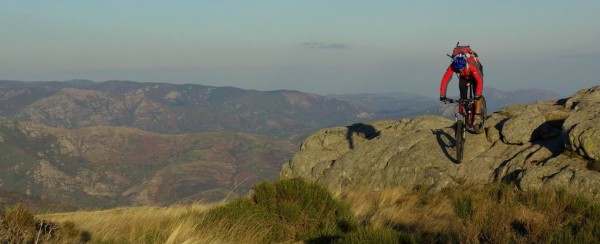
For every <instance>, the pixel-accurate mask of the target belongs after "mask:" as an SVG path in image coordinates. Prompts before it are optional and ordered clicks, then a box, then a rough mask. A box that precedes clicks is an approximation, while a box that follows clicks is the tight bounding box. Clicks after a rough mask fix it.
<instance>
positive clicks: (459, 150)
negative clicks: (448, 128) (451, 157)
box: [454, 120, 465, 163]
mask: <svg viewBox="0 0 600 244" xmlns="http://www.w3.org/2000/svg"><path fill="white" fill-rule="evenodd" d="M454 126H455V127H454V139H455V140H456V161H458V163H462V160H463V152H464V150H465V123H464V122H463V121H462V120H459V121H456V125H454Z"/></svg>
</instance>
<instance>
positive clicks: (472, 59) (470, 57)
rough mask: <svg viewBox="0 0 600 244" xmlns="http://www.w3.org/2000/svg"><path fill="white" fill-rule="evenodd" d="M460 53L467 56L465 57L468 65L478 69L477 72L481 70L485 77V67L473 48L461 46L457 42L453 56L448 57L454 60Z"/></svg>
mask: <svg viewBox="0 0 600 244" xmlns="http://www.w3.org/2000/svg"><path fill="white" fill-rule="evenodd" d="M459 53H463V54H465V56H467V63H468V64H469V65H473V66H475V67H477V70H479V73H480V74H481V77H483V65H482V64H481V62H480V61H479V55H477V53H476V52H475V51H473V49H471V46H460V45H459V42H457V43H456V47H454V50H452V55H448V56H450V58H452V59H454V56H455V55H457V54H459Z"/></svg>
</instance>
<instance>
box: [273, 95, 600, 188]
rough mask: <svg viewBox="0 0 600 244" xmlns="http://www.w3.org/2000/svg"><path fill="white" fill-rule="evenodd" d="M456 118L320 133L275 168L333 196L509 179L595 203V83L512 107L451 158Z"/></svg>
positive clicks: (599, 98) (599, 124)
mask: <svg viewBox="0 0 600 244" xmlns="http://www.w3.org/2000/svg"><path fill="white" fill-rule="evenodd" d="M453 124H454V121H452V120H448V119H445V118H443V117H439V116H431V115H428V116H419V117H415V118H413V119H410V120H401V121H395V120H385V121H377V122H373V123H370V124H355V125H352V126H347V127H334V128H327V129H321V130H319V131H318V132H316V133H315V134H313V135H311V136H309V137H308V138H307V139H306V140H305V141H304V142H303V144H302V146H301V148H300V151H299V152H298V153H297V154H296V155H295V156H294V157H293V159H292V160H291V161H288V162H286V163H285V164H284V165H283V167H282V170H281V173H280V177H281V178H294V177H301V178H304V179H307V180H309V181H313V182H318V183H320V184H322V185H324V186H326V187H327V188H329V189H330V190H332V191H339V190H347V189H352V188H354V187H359V186H368V187H371V188H373V189H380V188H384V187H393V186H397V187H404V188H408V189H412V188H419V189H429V190H431V191H437V190H441V189H444V188H446V187H451V186H454V185H458V184H485V183H490V182H497V181H504V182H514V183H515V184H517V185H518V186H519V187H520V189H522V190H534V189H540V188H544V187H564V188H566V189H568V190H570V191H573V192H578V193H582V194H586V195H589V196H592V197H596V198H600V172H596V171H592V170H589V169H588V167H587V166H588V164H592V163H594V162H595V161H598V160H600V86H596V87H592V88H590V89H586V90H581V91H579V92H577V93H576V94H575V95H573V96H572V97H570V98H568V99H562V100H557V101H543V102H536V103H533V104H525V105H513V106H509V107H505V108H503V109H502V110H500V111H499V112H496V113H493V114H491V115H489V116H488V118H487V121H486V125H485V133H482V134H474V133H467V140H466V144H465V148H466V151H465V155H464V159H463V162H462V163H460V164H459V163H457V162H456V160H455V151H454V143H455V141H454V129H453V128H452V127H453Z"/></svg>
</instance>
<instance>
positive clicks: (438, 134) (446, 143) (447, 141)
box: [432, 129, 458, 164]
mask: <svg viewBox="0 0 600 244" xmlns="http://www.w3.org/2000/svg"><path fill="white" fill-rule="evenodd" d="M432 132H433V134H434V135H435V138H436V139H437V142H438V144H439V145H440V148H441V149H442V151H443V152H444V155H446V157H447V158H448V159H450V160H451V161H452V162H453V163H455V164H457V163H458V160H456V158H454V157H453V156H452V155H450V152H448V148H452V147H455V146H456V140H454V137H452V135H449V134H448V133H446V132H445V131H443V130H442V129H437V130H432Z"/></svg>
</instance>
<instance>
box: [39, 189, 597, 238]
mask: <svg viewBox="0 0 600 244" xmlns="http://www.w3.org/2000/svg"><path fill="white" fill-rule="evenodd" d="M292 192H297V189H296V190H293V191H292ZM267 196H268V195H267ZM315 198H317V199H318V198H322V197H314V196H312V195H311V196H310V197H308V198H306V199H315ZM336 198H337V199H340V200H342V201H343V202H345V203H347V204H348V205H349V206H350V210H351V211H352V213H353V214H354V219H355V220H356V221H357V222H358V229H355V230H356V231H355V230H352V231H349V232H344V233H340V234H339V236H338V237H336V238H340V239H338V240H340V241H341V240H346V239H344V238H350V237H352V236H353V235H354V236H356V235H358V236H361V235H360V234H361V233H363V232H364V233H366V234H364V235H362V237H364V236H369V235H371V236H375V237H378V238H384V237H385V238H396V237H397V236H398V235H399V236H403V237H405V238H407V240H414V241H417V242H433V243H446V242H460V243H479V242H491V243H507V242H517V243H524V242H527V243H539V242H548V241H550V242H582V241H583V242H590V241H592V242H594V241H596V240H600V204H598V203H597V202H595V201H591V202H590V201H589V200H586V199H585V198H582V197H577V196H573V195H568V194H567V193H566V192H564V191H560V190H559V191H554V190H549V191H541V192H521V191H519V190H518V189H516V187H514V186H511V185H505V184H492V185H486V186H478V187H466V186H461V187H458V188H455V189H446V190H444V191H442V192H440V193H426V192H423V191H409V190H404V189H400V188H393V189H383V190H379V191H372V190H369V189H366V188H365V189H354V190H352V191H348V192H344V193H338V194H337V197H336ZM265 199H266V200H269V198H268V197H267V198H265ZM303 199H304V198H303ZM266 200H265V201H266ZM271 200H272V199H271ZM259 202H262V200H261V201H259ZM267 202H268V201H267ZM233 203H235V204H233ZM246 204H250V205H252V206H254V205H255V204H256V203H251V200H250V199H246V200H242V201H232V202H231V204H218V205H200V204H195V205H189V206H171V207H131V208H118V209H112V210H104V211H93V212H73V213H59V214H46V215H40V216H37V217H38V218H40V219H44V220H48V221H54V222H58V223H61V224H64V223H69V222H71V223H73V224H74V225H75V226H77V228H78V229H81V230H83V231H88V232H90V233H91V235H92V243H231V242H235V243H261V242H264V240H265V239H264V238H265V236H268V235H273V234H274V233H285V234H283V235H284V236H285V237H284V240H285V238H289V240H290V241H298V240H303V238H299V239H298V236H299V234H298V233H296V232H297V231H300V229H298V228H299V227H298V226H297V225H298V223H302V221H303V219H302V218H299V219H297V220H294V221H291V222H289V223H287V222H286V223H287V224H285V223H283V222H282V223H279V224H277V223H276V222H277V221H275V220H273V219H272V218H267V217H268V216H271V215H273V213H272V212H264V211H262V210H264V209H269V208H272V207H273V206H276V205H273V204H271V203H267V205H265V206H264V207H266V208H264V209H262V208H261V209H262V210H261V211H258V210H253V211H246V210H248V209H249V208H250V207H248V206H246ZM261 204H262V203H261ZM296 205H297V204H293V206H296ZM313 205H314V204H309V205H307V206H313ZM217 206H218V207H217ZM254 207H256V206H254ZM273 209H277V208H273ZM207 210H211V211H207ZM212 210H216V211H212ZM208 212H211V214H207V213H208ZM284 212H285V213H286V214H289V213H290V212H293V211H288V210H286V211H284ZM313 212H314V211H313ZM265 214H266V215H265ZM266 216H267V217H266ZM282 216H286V215H282ZM323 218H326V217H318V218H315V219H323ZM276 219H279V218H276ZM294 224H296V225H294ZM300 226H304V227H306V226H305V225H303V224H301V225H300ZM282 228H283V229H282ZM596 229H598V231H596ZM361 231H362V232H361ZM365 231H366V232H365ZM394 231H395V232H394ZM317 234H318V233H317ZM310 235H311V236H312V235H314V233H313V234H310ZM294 236H296V237H294ZM325 236H327V235H325ZM329 236H330V237H331V235H329ZM388 236H391V237H388ZM313 237H319V236H318V235H317V236H313ZM313 237H310V238H313ZM362 237H356V238H358V239H357V240H362V239H360V238H362ZM274 238H275V237H274ZM277 238H279V237H277ZM310 238H309V239H310ZM317 239H318V238H317ZM331 240H334V239H331Z"/></svg>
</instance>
